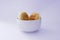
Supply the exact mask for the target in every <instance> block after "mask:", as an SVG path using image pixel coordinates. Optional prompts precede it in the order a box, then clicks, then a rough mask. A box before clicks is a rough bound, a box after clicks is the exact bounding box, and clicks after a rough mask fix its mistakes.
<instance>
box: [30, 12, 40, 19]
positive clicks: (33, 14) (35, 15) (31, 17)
mask: <svg viewBox="0 0 60 40" xmlns="http://www.w3.org/2000/svg"><path fill="white" fill-rule="evenodd" d="M38 19H40V16H39V14H38V13H36V12H34V13H32V14H31V16H30V20H38Z"/></svg>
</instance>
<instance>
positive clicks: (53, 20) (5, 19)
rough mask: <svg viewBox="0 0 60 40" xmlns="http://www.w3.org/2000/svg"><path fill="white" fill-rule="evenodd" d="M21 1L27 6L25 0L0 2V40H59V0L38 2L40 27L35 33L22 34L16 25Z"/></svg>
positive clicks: (40, 0)
mask: <svg viewBox="0 0 60 40" xmlns="http://www.w3.org/2000/svg"><path fill="white" fill-rule="evenodd" d="M22 1H24V2H25V4H27V3H26V0H0V40H60V0H39V2H38V3H37V4H39V5H40V6H39V7H40V10H39V11H40V12H41V13H40V14H41V16H42V25H41V29H40V31H39V32H35V33H22V32H20V30H19V27H18V26H17V24H16V20H15V19H16V16H17V14H18V13H19V12H20V11H21V10H20V9H22V8H23V4H24V3H23V4H22V5H21V3H22ZM33 1H34V0H33ZM33 1H32V2H33ZM31 4H33V3H31ZM24 6H25V5H24ZM26 6H27V5H26ZM26 6H25V7H26ZM21 7H22V8H21ZM28 7H29V6H28ZM37 7H38V6H37ZM39 7H38V8H37V10H38V9H39Z"/></svg>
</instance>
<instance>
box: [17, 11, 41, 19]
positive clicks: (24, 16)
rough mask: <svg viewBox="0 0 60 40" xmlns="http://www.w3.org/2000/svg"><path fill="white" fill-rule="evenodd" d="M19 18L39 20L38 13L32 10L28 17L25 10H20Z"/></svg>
mask: <svg viewBox="0 0 60 40" xmlns="http://www.w3.org/2000/svg"><path fill="white" fill-rule="evenodd" d="M18 19H19V20H39V19H41V17H40V15H39V14H38V13H36V12H33V13H32V14H31V15H30V17H29V16H28V14H27V12H21V13H20V14H19V16H18Z"/></svg>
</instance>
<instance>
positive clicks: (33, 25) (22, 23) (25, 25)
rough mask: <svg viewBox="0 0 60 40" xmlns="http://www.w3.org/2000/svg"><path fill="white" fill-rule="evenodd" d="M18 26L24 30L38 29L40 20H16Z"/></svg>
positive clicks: (32, 30)
mask: <svg viewBox="0 0 60 40" xmlns="http://www.w3.org/2000/svg"><path fill="white" fill-rule="evenodd" d="M17 22H18V25H19V28H20V29H21V31H24V32H34V31H37V30H39V29H40V26H41V20H17Z"/></svg>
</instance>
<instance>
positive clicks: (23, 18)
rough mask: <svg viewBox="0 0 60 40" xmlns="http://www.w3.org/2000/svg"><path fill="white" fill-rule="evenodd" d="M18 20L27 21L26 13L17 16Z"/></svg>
mask: <svg viewBox="0 0 60 40" xmlns="http://www.w3.org/2000/svg"><path fill="white" fill-rule="evenodd" d="M18 19H20V20H29V17H28V15H27V13H26V12H22V13H21V14H20V15H19V16H18Z"/></svg>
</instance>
